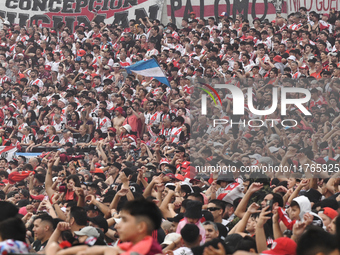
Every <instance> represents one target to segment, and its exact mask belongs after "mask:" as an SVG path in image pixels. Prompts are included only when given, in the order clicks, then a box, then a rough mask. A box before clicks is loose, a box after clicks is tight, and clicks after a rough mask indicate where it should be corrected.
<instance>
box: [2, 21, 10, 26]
mask: <svg viewBox="0 0 340 255" xmlns="http://www.w3.org/2000/svg"><path fill="white" fill-rule="evenodd" d="M3 24H4V25H7V26H10V25H11V23H10V22H9V21H8V20H6V21H4V23H3Z"/></svg>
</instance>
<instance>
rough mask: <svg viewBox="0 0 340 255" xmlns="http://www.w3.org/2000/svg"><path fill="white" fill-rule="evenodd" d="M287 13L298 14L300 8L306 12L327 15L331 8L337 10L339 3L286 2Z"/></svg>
mask: <svg viewBox="0 0 340 255" xmlns="http://www.w3.org/2000/svg"><path fill="white" fill-rule="evenodd" d="M287 2H288V13H292V12H298V11H299V8H300V7H306V9H307V11H308V12H310V11H315V12H317V13H329V11H330V10H331V8H335V10H339V9H338V8H339V7H340V5H339V1H337V0H287Z"/></svg>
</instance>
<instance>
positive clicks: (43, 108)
mask: <svg viewBox="0 0 340 255" xmlns="http://www.w3.org/2000/svg"><path fill="white" fill-rule="evenodd" d="M50 110H51V108H50V107H49V106H47V105H46V106H45V107H41V108H40V109H39V116H40V114H43V116H44V117H43V118H45V116H46V115H47V114H48V112H49V111H50Z"/></svg>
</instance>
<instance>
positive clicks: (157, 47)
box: [149, 34, 162, 52]
mask: <svg viewBox="0 0 340 255" xmlns="http://www.w3.org/2000/svg"><path fill="white" fill-rule="evenodd" d="M150 39H153V40H155V41H156V45H155V48H156V49H157V50H158V51H159V52H161V40H162V36H161V35H160V34H158V35H156V36H150V38H149V40H150Z"/></svg>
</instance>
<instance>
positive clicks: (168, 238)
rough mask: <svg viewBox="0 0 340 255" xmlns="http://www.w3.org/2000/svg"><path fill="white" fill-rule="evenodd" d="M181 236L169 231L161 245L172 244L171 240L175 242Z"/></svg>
mask: <svg viewBox="0 0 340 255" xmlns="http://www.w3.org/2000/svg"><path fill="white" fill-rule="evenodd" d="M180 237H181V235H180V234H178V233H170V234H167V235H166V237H165V238H164V242H163V243H161V245H169V244H172V243H173V242H175V241H176V240H177V239H179V238H180Z"/></svg>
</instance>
